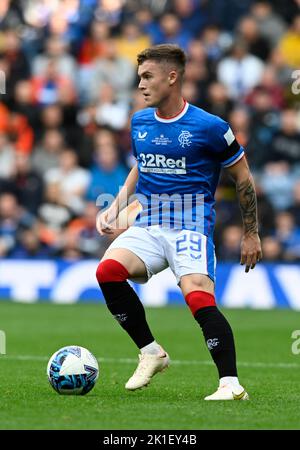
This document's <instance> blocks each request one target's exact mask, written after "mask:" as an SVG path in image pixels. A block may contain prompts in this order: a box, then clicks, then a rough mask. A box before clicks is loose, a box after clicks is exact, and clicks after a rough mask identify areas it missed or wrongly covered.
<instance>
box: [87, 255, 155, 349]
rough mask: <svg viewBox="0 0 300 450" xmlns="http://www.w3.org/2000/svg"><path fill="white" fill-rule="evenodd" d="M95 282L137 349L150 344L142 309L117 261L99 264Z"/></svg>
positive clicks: (150, 337)
mask: <svg viewBox="0 0 300 450" xmlns="http://www.w3.org/2000/svg"><path fill="white" fill-rule="evenodd" d="M96 276H97V280H98V283H99V286H100V288H101V290H102V293H103V296H104V298H105V301H106V305H107V307H108V309H109V311H110V312H111V313H112V315H113V316H114V318H115V319H116V320H117V321H118V322H119V324H120V325H121V327H122V328H123V329H124V330H125V331H126V332H127V333H128V334H129V336H130V337H131V339H132V340H133V341H134V342H135V344H136V345H137V347H138V348H139V349H141V348H143V347H145V346H147V345H148V344H151V343H152V342H153V341H154V337H153V335H152V333H151V331H150V329H149V326H148V324H147V321H146V314H145V310H144V307H143V305H142V303H141V301H140V299H139V298H138V296H137V294H136V293H135V291H134V290H133V289H132V287H131V286H130V285H129V283H128V282H127V281H126V279H127V278H128V277H129V273H128V272H127V270H126V268H125V267H124V266H122V264H120V263H119V262H118V261H115V260H112V259H106V260H104V261H103V262H102V263H100V264H99V266H98V269H97V273H96Z"/></svg>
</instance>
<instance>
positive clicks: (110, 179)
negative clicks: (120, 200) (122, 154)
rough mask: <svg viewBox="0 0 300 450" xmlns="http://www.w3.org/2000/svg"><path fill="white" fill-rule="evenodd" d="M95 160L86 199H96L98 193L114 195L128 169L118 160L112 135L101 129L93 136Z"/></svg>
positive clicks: (122, 182)
mask: <svg viewBox="0 0 300 450" xmlns="http://www.w3.org/2000/svg"><path fill="white" fill-rule="evenodd" d="M94 155H95V162H94V164H93V166H92V167H91V181H90V185H89V187H88V190H87V195H86V197H87V200H89V201H96V200H97V198H98V196H99V195H100V194H111V195H114V196H115V195H116V194H117V193H118V190H119V187H120V186H122V185H123V184H124V181H125V179H126V176H127V175H128V170H127V169H126V168H125V166H124V165H123V164H122V163H121V162H120V160H119V157H118V149H117V146H116V143H115V139H114V135H113V134H112V132H111V131H108V130H101V131H99V132H98V133H97V134H96V136H95V150H94Z"/></svg>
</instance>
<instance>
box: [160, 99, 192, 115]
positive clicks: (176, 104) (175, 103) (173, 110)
mask: <svg viewBox="0 0 300 450" xmlns="http://www.w3.org/2000/svg"><path fill="white" fill-rule="evenodd" d="M185 105H186V100H185V99H184V98H183V97H182V96H180V97H177V98H176V99H175V100H174V98H172V97H169V98H168V99H167V100H166V101H165V102H164V104H162V105H159V106H158V107H157V109H156V114H157V115H158V116H159V117H161V118H162V119H172V118H173V117H176V116H178V114H180V113H181V112H182V111H183V109H184V107H185Z"/></svg>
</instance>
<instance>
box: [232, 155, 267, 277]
mask: <svg viewBox="0 0 300 450" xmlns="http://www.w3.org/2000/svg"><path fill="white" fill-rule="evenodd" d="M226 170H227V172H228V173H229V175H230V176H231V178H233V180H234V181H235V184H236V192H237V197H238V201H239V204H240V209H241V213H242V219H243V224H244V233H243V238H242V242H241V264H242V265H243V264H246V269H245V272H249V269H250V268H251V269H254V267H255V264H256V263H257V262H258V261H259V260H260V259H261V258H262V251H261V243H260V239H259V235H258V221H257V201H256V193H255V186H254V180H253V177H252V175H251V172H250V170H249V166H248V164H247V160H246V158H245V156H244V157H243V158H241V159H240V160H239V161H238V162H237V163H236V164H234V165H233V166H230V167H227V168H226Z"/></svg>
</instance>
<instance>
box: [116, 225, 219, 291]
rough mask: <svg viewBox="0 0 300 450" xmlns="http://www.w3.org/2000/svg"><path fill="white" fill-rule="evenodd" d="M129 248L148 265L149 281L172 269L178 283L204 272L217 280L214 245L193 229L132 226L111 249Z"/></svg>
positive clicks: (139, 281)
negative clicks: (187, 276) (168, 268)
mask: <svg viewBox="0 0 300 450" xmlns="http://www.w3.org/2000/svg"><path fill="white" fill-rule="evenodd" d="M113 248H126V249H127V250H130V251H131V252H133V253H134V254H135V255H137V256H138V257H139V258H140V259H141V260H142V261H143V262H144V264H145V266H146V270H147V278H146V279H132V280H133V281H135V282H137V283H145V282H147V281H148V280H149V279H150V278H151V277H152V275H155V274H156V273H159V272H161V271H162V270H164V269H166V268H167V267H170V269H171V270H172V272H173V273H174V275H175V277H176V281H177V284H178V283H179V282H180V278H181V277H182V276H183V275H188V274H191V273H200V274H203V275H208V276H209V277H210V278H211V279H212V281H215V269H216V256H215V249H214V244H213V242H212V241H211V240H210V239H209V238H207V236H205V235H204V234H201V233H197V232H194V231H190V230H176V229H170V228H164V227H160V226H159V225H153V226H150V227H146V228H141V227H134V226H132V227H130V228H128V229H127V230H126V231H124V233H122V234H120V235H119V236H118V237H117V238H116V239H115V240H114V241H113V242H112V244H111V245H110V246H109V248H108V251H109V250H111V249H113Z"/></svg>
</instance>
